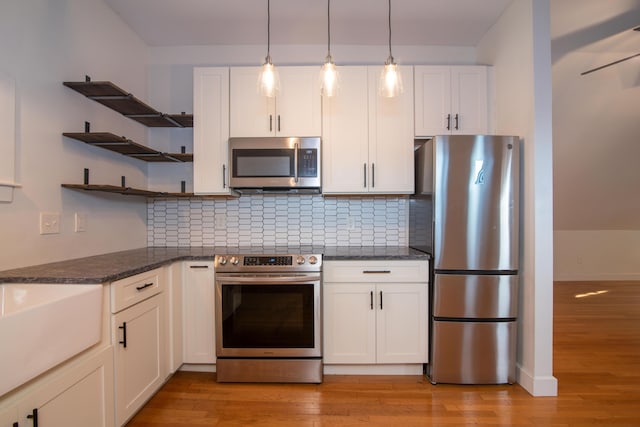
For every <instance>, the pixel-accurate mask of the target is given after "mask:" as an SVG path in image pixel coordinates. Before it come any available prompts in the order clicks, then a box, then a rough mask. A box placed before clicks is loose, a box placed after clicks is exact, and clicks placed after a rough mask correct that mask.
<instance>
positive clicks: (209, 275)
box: [182, 261, 216, 363]
mask: <svg viewBox="0 0 640 427" xmlns="http://www.w3.org/2000/svg"><path fill="white" fill-rule="evenodd" d="M183 277H184V279H183V288H182V289H183V303H184V310H183V313H184V359H183V360H184V363H215V362H216V346H215V342H216V340H215V316H214V313H215V311H214V304H215V282H214V280H215V276H214V270H213V261H200V262H197V261H189V262H185V263H184V275H183Z"/></svg>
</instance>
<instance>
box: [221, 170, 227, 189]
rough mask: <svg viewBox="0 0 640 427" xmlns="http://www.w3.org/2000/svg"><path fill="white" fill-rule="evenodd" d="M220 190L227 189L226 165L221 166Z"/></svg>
mask: <svg viewBox="0 0 640 427" xmlns="http://www.w3.org/2000/svg"><path fill="white" fill-rule="evenodd" d="M222 188H227V165H222Z"/></svg>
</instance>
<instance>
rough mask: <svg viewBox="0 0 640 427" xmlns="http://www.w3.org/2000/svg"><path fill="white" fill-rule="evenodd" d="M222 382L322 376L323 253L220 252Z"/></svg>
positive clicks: (218, 352)
mask: <svg viewBox="0 0 640 427" xmlns="http://www.w3.org/2000/svg"><path fill="white" fill-rule="evenodd" d="M214 265H215V286H216V297H215V309H216V359H217V361H216V371H217V380H218V381H219V382H301V383H321V382H322V328H321V327H322V321H321V320H322V319H321V312H322V311H321V288H320V286H321V274H322V273H321V271H322V255H321V254H275V255H241V254H237V255H216V256H215V260H214Z"/></svg>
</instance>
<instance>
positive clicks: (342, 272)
mask: <svg viewBox="0 0 640 427" xmlns="http://www.w3.org/2000/svg"><path fill="white" fill-rule="evenodd" d="M322 274H323V278H324V281H325V282H351V283H354V282H367V283H372V282H375V283H385V282H403V283H407V282H418V283H424V282H428V281H429V262H428V261H389V260H380V261H325V262H324V267H323V272H322Z"/></svg>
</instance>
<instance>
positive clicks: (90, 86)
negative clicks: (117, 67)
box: [62, 81, 193, 128]
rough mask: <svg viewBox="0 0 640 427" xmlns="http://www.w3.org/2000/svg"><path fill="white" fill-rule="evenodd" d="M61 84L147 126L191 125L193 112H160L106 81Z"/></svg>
mask: <svg viewBox="0 0 640 427" xmlns="http://www.w3.org/2000/svg"><path fill="white" fill-rule="evenodd" d="M62 84H63V85H65V86H67V87H68V88H71V89H73V90H75V91H76V92H78V93H81V94H82V95H84V96H86V97H87V98H89V99H92V100H94V101H96V102H98V103H100V104H102V105H104V106H106V107H109V108H111V109H112V110H115V111H117V112H118V113H120V114H122V115H123V116H125V117H128V118H130V119H132V120H135V121H137V122H138V123H142V124H143V125H145V126H148V127H177V128H189V127H193V114H185V113H182V114H165V113H161V112H160V111H157V110H156V109H155V108H152V107H150V106H149V105H147V104H145V103H144V102H142V101H140V100H139V99H138V98H136V97H135V96H133V95H132V94H130V93H128V92H126V91H125V90H123V89H121V88H119V87H118V86H116V85H115V84H113V83H111V82H108V81H102V82H92V81H84V82H63V83H62Z"/></svg>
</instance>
